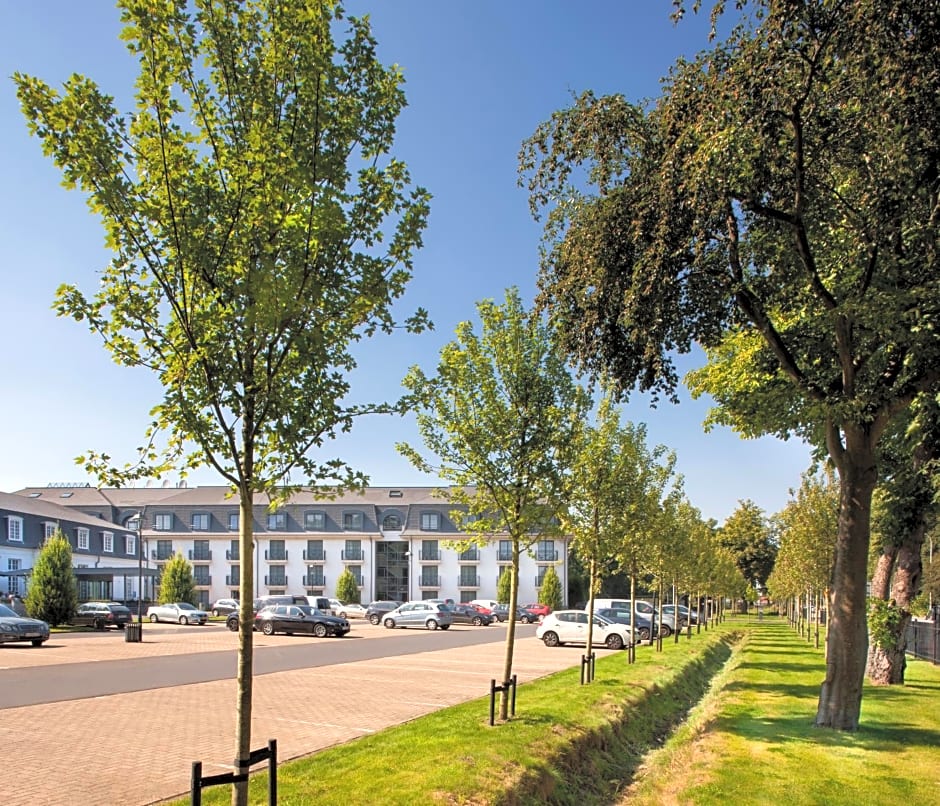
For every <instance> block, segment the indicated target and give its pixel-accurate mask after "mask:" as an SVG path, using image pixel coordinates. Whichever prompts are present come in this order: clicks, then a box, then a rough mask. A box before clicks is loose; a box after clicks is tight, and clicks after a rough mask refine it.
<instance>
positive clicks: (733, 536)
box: [718, 501, 777, 593]
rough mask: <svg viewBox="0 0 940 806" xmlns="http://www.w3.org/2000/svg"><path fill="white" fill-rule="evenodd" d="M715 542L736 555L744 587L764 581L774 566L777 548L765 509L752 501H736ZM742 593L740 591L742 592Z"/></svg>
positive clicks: (763, 582) (765, 581)
mask: <svg viewBox="0 0 940 806" xmlns="http://www.w3.org/2000/svg"><path fill="white" fill-rule="evenodd" d="M718 542H719V543H721V545H723V546H724V547H725V548H726V549H728V550H729V551H730V552H731V553H732V554H733V555H734V557H735V561H736V562H737V565H738V568H739V569H740V570H741V576H742V577H743V578H744V580H745V581H746V582H747V587H753V585H754V582H755V581H756V582H759V583H760V584H761V585H762V586H763V585H766V584H767V579H768V578H769V577H770V574H771V572H772V571H773V568H774V560H775V559H776V556H777V547H776V546H775V545H774V542H773V539H772V535H771V530H770V525H769V524H768V523H767V519H766V517H764V512H763V510H761V508H760V507H759V506H757V504H755V503H754V502H753V501H739V502H738V508H737V509H736V510H735V511H734V512H733V513H731V515H730V516H729V517H728V519H727V520H726V521H725V524H724V526H722V527H721V529H719V531H718ZM742 593H743V591H742Z"/></svg>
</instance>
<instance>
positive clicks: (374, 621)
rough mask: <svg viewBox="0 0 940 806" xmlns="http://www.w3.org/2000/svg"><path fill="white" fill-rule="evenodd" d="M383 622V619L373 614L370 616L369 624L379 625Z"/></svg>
mask: <svg viewBox="0 0 940 806" xmlns="http://www.w3.org/2000/svg"><path fill="white" fill-rule="evenodd" d="M381 620H382V619H380V618H379V617H378V616H377V615H376V614H375V613H373V614H372V615H371V616H369V623H370V624H375V625H378V623H379V622H380V621H381Z"/></svg>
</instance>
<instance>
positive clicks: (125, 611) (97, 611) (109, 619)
mask: <svg viewBox="0 0 940 806" xmlns="http://www.w3.org/2000/svg"><path fill="white" fill-rule="evenodd" d="M133 620H134V616H133V614H132V613H131V611H130V608H127V607H125V606H124V605H122V604H118V603H117V602H85V603H84V604H80V605H79V606H78V609H77V610H76V611H75V615H73V616H72V618H70V619H69V624H72V625H73V626H75V627H94V628H95V629H96V630H104V629H107V628H108V627H114V628H115V629H117V630H123V629H124V625H125V624H130V623H131V622H132V621H133Z"/></svg>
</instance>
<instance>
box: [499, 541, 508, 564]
mask: <svg viewBox="0 0 940 806" xmlns="http://www.w3.org/2000/svg"><path fill="white" fill-rule="evenodd" d="M497 552H498V553H497V555H496V561H497V562H500V563H511V562H512V541H511V540H500V541H499V549H497Z"/></svg>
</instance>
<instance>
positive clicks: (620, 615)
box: [594, 607, 659, 641]
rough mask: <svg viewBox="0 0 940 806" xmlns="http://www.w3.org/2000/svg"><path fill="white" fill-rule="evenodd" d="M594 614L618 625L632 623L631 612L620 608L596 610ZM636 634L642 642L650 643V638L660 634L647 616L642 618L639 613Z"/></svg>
mask: <svg viewBox="0 0 940 806" xmlns="http://www.w3.org/2000/svg"><path fill="white" fill-rule="evenodd" d="M594 614H595V615H597V616H603V617H604V618H605V619H607V620H608V621H616V622H617V623H618V624H629V623H630V611H629V610H624V609H622V608H618V607H602V608H601V609H600V610H595V611H594ZM634 632H635V633H636V637H637V639H639V640H640V641H649V640H650V636H653V637H655V636H656V635H657V633H658V632H659V631H658V630H657V629H656V625H654V624H653V623H652V622H651V621H650V620H649V619H648V618H646V616H641V615H640V614H639V613H637V616H636V629H635V630H634Z"/></svg>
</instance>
